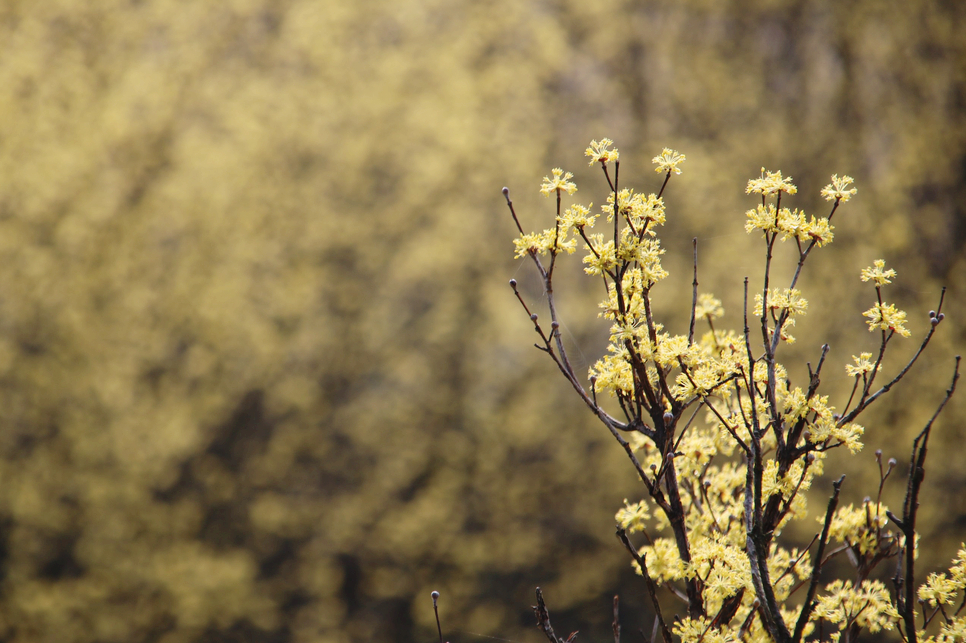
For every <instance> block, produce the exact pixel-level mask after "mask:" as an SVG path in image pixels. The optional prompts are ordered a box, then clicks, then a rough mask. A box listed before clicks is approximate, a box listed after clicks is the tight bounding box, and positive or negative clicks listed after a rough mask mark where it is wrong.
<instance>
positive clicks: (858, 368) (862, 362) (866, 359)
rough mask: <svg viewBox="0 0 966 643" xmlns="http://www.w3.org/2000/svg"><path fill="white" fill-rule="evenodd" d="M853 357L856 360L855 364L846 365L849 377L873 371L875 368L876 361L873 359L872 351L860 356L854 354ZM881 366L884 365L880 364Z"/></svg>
mask: <svg viewBox="0 0 966 643" xmlns="http://www.w3.org/2000/svg"><path fill="white" fill-rule="evenodd" d="M852 359H853V360H854V361H855V363H854V364H846V365H845V372H846V373H847V374H848V375H849V377H855V376H859V375H865V374H866V373H871V372H872V370H873V369H874V368H875V363H873V361H872V353H860V354H859V356H858V357H856V356H855V355H853V356H852ZM879 368H882V366H881V365H880V366H879Z"/></svg>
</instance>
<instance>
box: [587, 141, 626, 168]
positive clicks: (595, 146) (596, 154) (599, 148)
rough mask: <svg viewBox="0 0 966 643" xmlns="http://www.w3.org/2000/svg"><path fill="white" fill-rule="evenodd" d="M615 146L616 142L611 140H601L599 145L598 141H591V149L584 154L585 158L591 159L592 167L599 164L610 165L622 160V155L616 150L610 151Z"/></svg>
mask: <svg viewBox="0 0 966 643" xmlns="http://www.w3.org/2000/svg"><path fill="white" fill-rule="evenodd" d="M613 144H614V141H612V140H610V139H609V138H602V139H600V142H599V143H598V142H597V141H591V142H590V147H588V148H587V150H586V151H585V152H584V155H585V156H589V157H590V165H593V164H594V163H598V162H599V163H609V162H610V161H616V160H617V159H618V158H620V153H619V152H618V151H617V149H616V148H615V149H613V150H611V149H608V148H609V147H610V146H611V145H613Z"/></svg>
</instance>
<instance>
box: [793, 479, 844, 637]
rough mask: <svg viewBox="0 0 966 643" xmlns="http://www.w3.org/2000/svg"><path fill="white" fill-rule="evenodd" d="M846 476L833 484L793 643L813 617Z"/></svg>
mask: <svg viewBox="0 0 966 643" xmlns="http://www.w3.org/2000/svg"><path fill="white" fill-rule="evenodd" d="M843 482H845V476H844V475H843V476H842V477H841V478H839V479H838V480H836V481H835V482H833V483H832V497H831V498H829V500H828V508H827V509H826V510H825V525H824V526H823V527H822V535H821V536H820V537H819V539H818V549H817V550H816V551H815V564H814V565H812V578H811V582H809V584H808V591H807V592H806V593H805V602H804V603H802V611H801V612H799V614H798V621H797V622H796V623H795V632H794V634H792V639H791V640H792V643H799V641H801V640H802V634H803V633H804V632H805V625H806V624H808V619H809V617H810V616H811V615H812V610H814V609H815V605H814V604H813V603H812V601H813V599H814V598H815V591H816V590H817V589H818V580H819V577H820V576H821V574H822V556H823V555H824V554H825V546H826V545H827V544H828V534H829V530H830V529H831V527H832V516H833V515H834V514H835V508H836V507H837V506H838V504H839V492H840V491H841V490H842V483H843Z"/></svg>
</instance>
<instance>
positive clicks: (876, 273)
mask: <svg viewBox="0 0 966 643" xmlns="http://www.w3.org/2000/svg"><path fill="white" fill-rule="evenodd" d="M872 263H873V267H870V268H863V269H862V281H874V282H875V285H876V286H884V285H885V284H891V283H892V277H895V276H896V271H895V270H893V269H892V268H889V269H888V270H883V268H885V260H884V259H876V260H875V261H873V262H872Z"/></svg>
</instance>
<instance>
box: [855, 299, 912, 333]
mask: <svg viewBox="0 0 966 643" xmlns="http://www.w3.org/2000/svg"><path fill="white" fill-rule="evenodd" d="M862 315H863V316H865V317H868V318H869V321H868V322H867V323H868V324H869V331H870V332H871V331H874V330H876V329H877V328H879V329H882V330H891V331H894V332H896V333H897V334H899V335H902V336H903V337H909V336H910V335H912V333H911V332H909V330H908V329H907V328H906V327H905V323H906V313H905V311H902V310H899V309H898V308H896V307H895V306H894V305H893V304H886V303H879V302H876V303H875V305H873V306H872V308H870V309H868V310H867V311H865V312H864V313H862Z"/></svg>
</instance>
